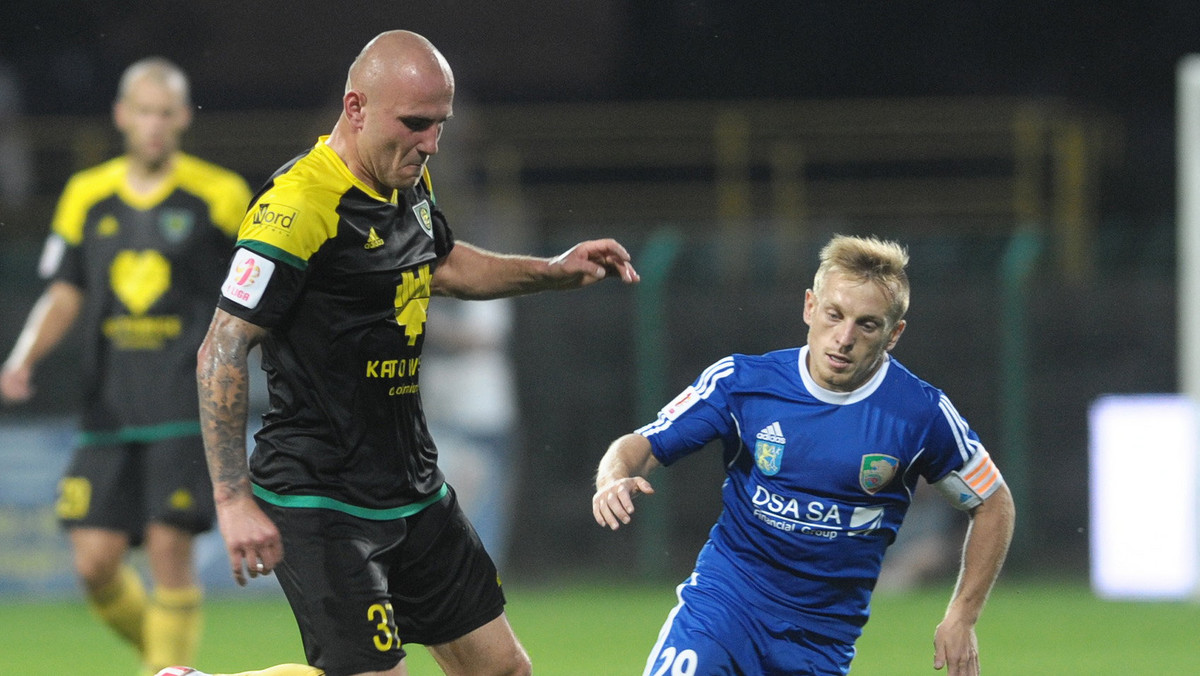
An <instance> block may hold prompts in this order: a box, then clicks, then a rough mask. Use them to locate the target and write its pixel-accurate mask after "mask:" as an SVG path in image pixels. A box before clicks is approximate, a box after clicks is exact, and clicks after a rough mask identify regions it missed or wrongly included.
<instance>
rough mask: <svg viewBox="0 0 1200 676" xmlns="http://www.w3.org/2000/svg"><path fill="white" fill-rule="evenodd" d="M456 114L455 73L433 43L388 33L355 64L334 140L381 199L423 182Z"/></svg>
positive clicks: (411, 35) (335, 147)
mask: <svg viewBox="0 0 1200 676" xmlns="http://www.w3.org/2000/svg"><path fill="white" fill-rule="evenodd" d="M453 114H454V74H453V73H452V72H451V71H450V64H448V63H446V59H445V57H443V56H442V54H441V52H439V51H438V50H437V48H436V47H434V46H433V45H432V44H431V43H430V42H429V41H428V40H426V39H425V38H423V37H421V36H420V35H417V34H416V33H412V32H409V31H388V32H386V33H380V34H379V35H378V36H376V37H375V39H373V40H371V41H370V42H369V43H367V46H366V47H364V48H363V50H362V52H361V53H359V55H358V58H356V59H355V60H354V63H353V64H351V65H350V73H349V75H348V76H347V78H346V92H345V93H344V94H343V95H342V114H341V116H339V117H338V121H337V123H336V124H335V125H334V127H333V131H332V132H330V134H329V138H328V139H327V140H326V144H327V145H328V146H329V147H331V148H333V150H334V152H336V153H337V154H338V155H339V156H340V157H341V158H342V160H344V161H345V162H346V166H347V167H348V168H349V169H350V171H351V172H352V173H353V174H354V175H355V176H357V177H358V178H360V179H362V180H363V181H364V182H365V183H366V184H367V185H368V186H370V187H371V188H374V189H375V190H376V191H377V192H378V193H379V194H380V195H381V196H387V195H389V194H391V191H392V190H407V189H409V188H412V187H413V186H415V185H416V184H417V182H418V181H419V180H420V179H421V176H422V175H423V173H424V170H425V162H426V161H427V160H428V159H429V158H430V157H431V156H433V155H435V154H437V151H438V139H439V138H440V137H441V134H442V125H443V124H445V122H446V120H449V119H450V118H451V117H452V116H453Z"/></svg>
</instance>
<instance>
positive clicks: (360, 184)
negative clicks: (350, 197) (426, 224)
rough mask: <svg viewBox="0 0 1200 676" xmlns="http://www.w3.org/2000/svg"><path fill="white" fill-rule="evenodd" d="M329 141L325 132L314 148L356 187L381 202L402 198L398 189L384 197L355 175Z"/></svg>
mask: <svg viewBox="0 0 1200 676" xmlns="http://www.w3.org/2000/svg"><path fill="white" fill-rule="evenodd" d="M327 141H329V134H325V135H324V136H321V137H320V138H318V139H317V146H316V148H315V149H314V152H318V153H320V154H321V156H322V157H324V158H325V159H326V160H327V161H329V162H330V163H331V164H332V165H333V166H335V167H337V170H338V171H339V172H341V174H342V176H343V177H344V178H345V179H346V180H347V181H350V182H351V183H353V184H354V187H356V188H358V189H359V190H361V191H363V192H365V193H366V194H367V195H369V196H371V197H372V198H374V199H377V200H379V201H380V202H388V203H390V204H396V203H397V200H399V199H400V194H399V193H398V192H397V191H395V190H393V191H392V196H391V198H387V197H384V196H383V195H380V194H379V193H378V192H376V191H375V189H374V188H372V187H371V186H369V185H367V184H366V182H365V181H363V180H362V179H361V178H359V177H357V176H355V175H354V172H353V171H350V167H348V166H346V161H345V160H343V159H342V156H341V155H338V154H337V152H336V151H335V150H334V149H333V148H330V147H329V144H328V143H327Z"/></svg>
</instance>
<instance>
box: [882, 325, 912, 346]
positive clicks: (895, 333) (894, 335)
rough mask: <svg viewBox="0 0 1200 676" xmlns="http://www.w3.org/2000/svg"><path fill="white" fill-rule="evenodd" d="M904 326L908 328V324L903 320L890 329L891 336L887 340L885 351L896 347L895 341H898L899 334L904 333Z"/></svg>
mask: <svg viewBox="0 0 1200 676" xmlns="http://www.w3.org/2000/svg"><path fill="white" fill-rule="evenodd" d="M906 326H908V322H907V321H905V320H903V319H901V320H900V321H898V322H896V325H895V326H893V327H892V335H891V337H890V338H888V344H887V348H886V349H888V350H891V349H892V348H893V347H896V343H897V341H899V340H900V334H901V333H904V327H906Z"/></svg>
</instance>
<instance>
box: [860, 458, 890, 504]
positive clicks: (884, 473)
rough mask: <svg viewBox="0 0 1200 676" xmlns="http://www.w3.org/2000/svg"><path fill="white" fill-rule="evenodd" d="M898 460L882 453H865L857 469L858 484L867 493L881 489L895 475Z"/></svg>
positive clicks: (871, 493)
mask: <svg viewBox="0 0 1200 676" xmlns="http://www.w3.org/2000/svg"><path fill="white" fill-rule="evenodd" d="M899 467H900V460H899V459H898V458H894V457H892V456H890V455H884V454H882V453H867V454H865V455H863V457H862V465H861V466H860V467H859V470H858V485H859V486H862V489H863V490H864V491H866V492H867V493H868V494H869V495H875V494H876V493H878V492H879V491H881V490H883V488H884V486H887V485H888V484H890V483H891V482H892V479H894V478H895V477H896V470H897V469H899Z"/></svg>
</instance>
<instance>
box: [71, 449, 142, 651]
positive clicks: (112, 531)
mask: <svg viewBox="0 0 1200 676" xmlns="http://www.w3.org/2000/svg"><path fill="white" fill-rule="evenodd" d="M138 479H139V475H138V469H137V457H136V452H135V450H134V449H132V448H130V447H129V446H126V445H113V446H99V445H87V444H85V445H82V446H80V447H78V448H76V449H75V453H74V455H73V456H72V459H71V464H70V465H69V466H68V467H67V470H66V472H65V473H64V475H63V478H62V480H61V481H60V482H59V484H58V499H57V502H56V503H55V513H56V514H57V516H58V520H59V524H60V525H61V526H62V527H63V528H64V529H65V530H66V531H67V534H68V539H69V541H70V543H71V550H72V557H73V561H74V567H75V572H76V575H78V577H79V580H80V582H81V583H82V585H83V588H84V592H85V594H86V596H87V600H88V605H89V606H90V607H91V608H92V609H93V610H94V611H95V613H96V615H97V616H99V617H100V619H101V620H102V621H103V622H104V623H105V624H107V625H108V626H109V627H110V628H112V629H113V630H114V631H115V632H116V633H117V634H118V635H119V636H121V637H122V638H123V639H125V640H126V641H128V642H129V643H131V644H132V645H133V646H134V647H136V648H137V649H138V651H139V652H140V651H141V650H142V648H143V640H142V627H143V625H144V618H145V612H146V590H145V587H144V586H143V584H142V580H141V578H140V577H139V575H138V573H137V571H135V570H134V569H133V568H132V567H130V566H128V565H127V564H126V563H125V555H126V553H127V552H128V551H129V548H130V547H131V546H133V545H134V544H136V543H135V542H134V538H135V537H136V534H140V530H141V529H140V526H139V525H138V524H139V523H140V513H139V509H140V507H139V504H140V500H141V490H140V484H139V483H138Z"/></svg>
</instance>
